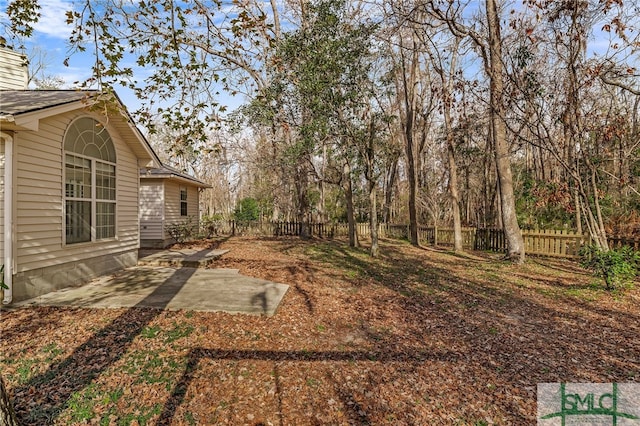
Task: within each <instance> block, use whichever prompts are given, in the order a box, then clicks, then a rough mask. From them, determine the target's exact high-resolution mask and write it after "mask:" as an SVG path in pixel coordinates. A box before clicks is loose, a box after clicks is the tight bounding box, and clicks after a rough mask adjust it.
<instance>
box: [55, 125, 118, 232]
mask: <svg viewBox="0 0 640 426" xmlns="http://www.w3.org/2000/svg"><path fill="white" fill-rule="evenodd" d="M64 151H65V155H64V163H65V177H64V182H65V194H64V195H65V242H66V243H67V244H74V243H82V242H89V241H95V240H101V239H104V238H113V237H115V235H116V165H115V162H116V151H115V148H114V145H113V141H112V140H111V137H110V136H109V133H108V132H107V131H106V129H104V127H102V125H101V124H100V123H98V122H97V121H96V120H94V119H92V118H89V117H83V118H80V119H78V120H76V121H74V122H73V123H71V125H70V126H69V128H68V129H67V134H66V135H65V138H64Z"/></svg>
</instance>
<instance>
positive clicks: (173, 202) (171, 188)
mask: <svg viewBox="0 0 640 426" xmlns="http://www.w3.org/2000/svg"><path fill="white" fill-rule="evenodd" d="M187 197H188V196H187ZM187 202H188V199H187ZM186 219H187V218H186V217H183V216H180V184H178V183H176V182H172V181H170V180H166V181H165V184H164V220H165V222H166V223H167V225H169V224H171V223H176V222H181V221H183V220H186Z"/></svg>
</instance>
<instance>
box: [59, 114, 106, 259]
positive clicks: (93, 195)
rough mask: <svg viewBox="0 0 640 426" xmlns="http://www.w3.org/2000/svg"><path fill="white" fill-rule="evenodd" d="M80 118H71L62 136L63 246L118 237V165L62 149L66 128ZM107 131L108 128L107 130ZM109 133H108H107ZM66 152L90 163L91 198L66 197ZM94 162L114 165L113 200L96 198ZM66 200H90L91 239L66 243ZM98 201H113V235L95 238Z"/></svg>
mask: <svg viewBox="0 0 640 426" xmlns="http://www.w3.org/2000/svg"><path fill="white" fill-rule="evenodd" d="M80 118H85V117H78V118H76V119H74V120H72V121H71V122H70V123H69V125H68V126H67V129H66V130H65V133H64V136H63V137H62V245H63V246H64V247H82V246H86V245H93V244H96V243H104V242H109V241H116V240H118V239H119V236H118V228H119V227H118V216H119V215H118V204H119V202H118V165H117V163H112V162H110V161H104V160H102V159H97V158H94V157H88V156H86V155H82V154H79V153H77V152H72V151H67V150H65V149H64V145H65V140H66V137H67V132H68V130H69V129H70V128H71V125H72V123H73V122H74V121H76V120H78V119H80ZM88 118H91V119H92V120H94V121H97V122H99V123H100V121H99V120H96V119H95V118H93V117H88ZM104 130H107V129H106V127H105V128H104ZM107 131H108V130H107ZM109 135H110V133H109ZM111 143H113V145H114V149H115V142H114V141H113V138H111ZM67 154H69V155H73V156H75V157H78V158H83V159H86V160H89V161H90V164H91V198H90V199H88V198H76V197H67V193H66V183H67V160H66V156H67ZM96 162H99V163H102V164H108V165H111V166H113V167H114V178H115V182H116V186H115V191H116V194H115V199H114V200H102V199H101V200H98V199H97V198H96V194H97V188H96ZM67 200H71V201H90V202H91V229H90V236H91V240H90V241H82V242H77V243H67V224H66V221H67ZM99 202H101V203H102V202H108V203H113V204H115V213H114V216H115V217H114V227H115V229H114V235H113V237H107V238H101V239H99V240H98V239H96V225H97V221H96V217H97V203H99Z"/></svg>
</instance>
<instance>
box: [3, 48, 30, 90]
mask: <svg viewBox="0 0 640 426" xmlns="http://www.w3.org/2000/svg"><path fill="white" fill-rule="evenodd" d="M25 62H26V58H25V57H24V56H23V55H21V54H20V53H18V52H14V51H13V50H11V49H7V48H0V90H24V89H26V88H27V81H28V76H27V67H26V65H25Z"/></svg>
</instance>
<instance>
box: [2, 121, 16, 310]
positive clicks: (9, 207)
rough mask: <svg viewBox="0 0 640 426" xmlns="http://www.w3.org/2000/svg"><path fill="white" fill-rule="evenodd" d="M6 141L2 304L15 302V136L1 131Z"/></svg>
mask: <svg viewBox="0 0 640 426" xmlns="http://www.w3.org/2000/svg"><path fill="white" fill-rule="evenodd" d="M0 138H2V139H4V188H3V189H4V206H3V209H4V259H3V261H4V283H5V284H6V285H7V287H9V288H8V289H5V291H4V299H3V300H2V304H4V305H8V304H10V303H11V301H12V300H13V136H11V135H10V134H8V133H5V132H2V131H0Z"/></svg>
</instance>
